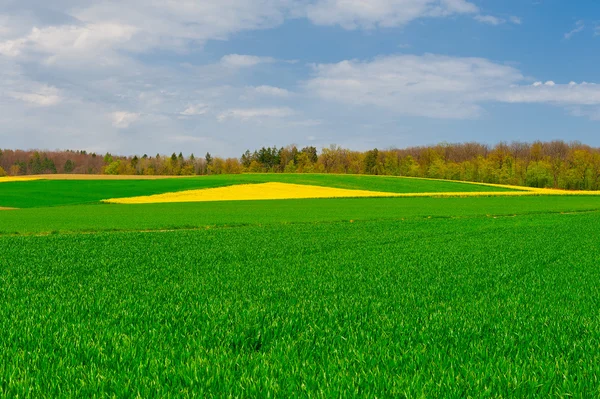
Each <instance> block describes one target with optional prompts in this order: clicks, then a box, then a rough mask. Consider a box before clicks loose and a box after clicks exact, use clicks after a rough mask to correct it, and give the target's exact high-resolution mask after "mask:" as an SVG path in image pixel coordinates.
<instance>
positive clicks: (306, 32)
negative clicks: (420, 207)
mask: <svg viewBox="0 0 600 399" xmlns="http://www.w3.org/2000/svg"><path fill="white" fill-rule="evenodd" d="M599 49H600V3H599V2H598V1H596V0H577V1H561V0H503V1H498V0H118V1H113V0H53V1H47V0H0V148H22V149H31V148H38V149H74V150H79V149H85V150H88V151H95V152H106V151H110V152H113V153H119V154H136V153H137V154H142V153H148V154H154V153H157V152H160V153H171V152H174V151H175V152H179V151H183V152H184V154H189V153H192V152H194V153H196V154H204V153H205V152H206V151H210V152H211V153H213V154H219V155H222V156H238V155H239V154H240V153H242V152H243V151H244V150H245V149H247V148H250V149H254V148H256V147H260V146H263V145H268V146H272V145H277V146H282V145H286V144H291V143H295V144H298V145H300V146H305V145H314V146H317V147H323V146H328V145H329V144H332V143H336V144H339V145H342V146H345V147H350V148H353V149H357V150H365V149H369V148H374V147H378V148H388V147H406V146H412V145H421V144H433V143H437V142H441V141H447V142H459V141H471V140H476V141H480V142H486V143H495V142H498V141H512V140H521V141H532V140H536V139H541V140H551V139H565V140H580V141H583V142H586V143H588V144H592V145H597V146H600V85H596V83H599V84H600V68H598V65H599V64H600V51H598V50H599Z"/></svg>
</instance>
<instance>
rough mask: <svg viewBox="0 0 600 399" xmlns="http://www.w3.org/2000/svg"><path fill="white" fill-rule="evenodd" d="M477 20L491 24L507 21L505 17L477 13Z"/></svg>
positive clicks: (500, 23)
mask: <svg viewBox="0 0 600 399" xmlns="http://www.w3.org/2000/svg"><path fill="white" fill-rule="evenodd" d="M474 18H475V20H476V21H478V22H481V23H484V24H489V25H502V24H503V23H505V22H506V20H505V19H502V18H498V17H494V16H493V15H476V16H475V17H474Z"/></svg>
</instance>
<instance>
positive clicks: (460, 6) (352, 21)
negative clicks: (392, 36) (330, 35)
mask: <svg viewBox="0 0 600 399" xmlns="http://www.w3.org/2000/svg"><path fill="white" fill-rule="evenodd" d="M478 11H479V8H478V7H477V6H476V5H475V4H473V3H471V2H469V1H466V0H369V1H364V0H321V1H317V2H314V3H312V4H310V5H309V6H308V7H307V9H306V15H307V17H308V18H309V19H310V20H311V21H312V22H313V23H315V24H318V25H341V26H342V27H344V28H346V29H356V28H373V27H375V26H382V27H392V26H401V25H404V24H406V23H408V22H410V21H413V20H415V19H418V18H426V17H445V16H449V15H455V14H472V13H476V12H478Z"/></svg>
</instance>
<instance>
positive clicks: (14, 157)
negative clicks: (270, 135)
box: [0, 150, 242, 176]
mask: <svg viewBox="0 0 600 399" xmlns="http://www.w3.org/2000/svg"><path fill="white" fill-rule="evenodd" d="M241 172H242V167H241V164H240V160H239V159H237V158H227V159H224V158H219V157H212V156H211V155H210V153H207V154H206V155H205V156H204V157H202V158H200V157H199V158H196V157H195V156H194V155H193V154H192V155H190V156H188V157H184V156H183V154H182V153H179V155H177V154H172V155H171V156H163V155H160V154H157V155H156V156H154V157H152V156H148V155H147V154H144V155H143V156H141V157H140V156H137V155H136V156H117V155H112V154H105V155H99V154H95V153H88V152H86V151H71V150H67V151H21V150H15V151H13V150H0V176H6V175H9V176H23V175H38V174H50V173H61V174H64V173H66V174H71V173H72V174H107V175H169V176H178V175H207V174H235V173H241Z"/></svg>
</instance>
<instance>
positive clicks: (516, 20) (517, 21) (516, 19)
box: [509, 15, 523, 25]
mask: <svg viewBox="0 0 600 399" xmlns="http://www.w3.org/2000/svg"><path fill="white" fill-rule="evenodd" d="M509 20H510V22H512V23H513V24H515V25H521V24H522V23H523V20H522V19H521V18H520V17H516V16H514V15H513V16H511V17H510V18H509Z"/></svg>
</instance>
